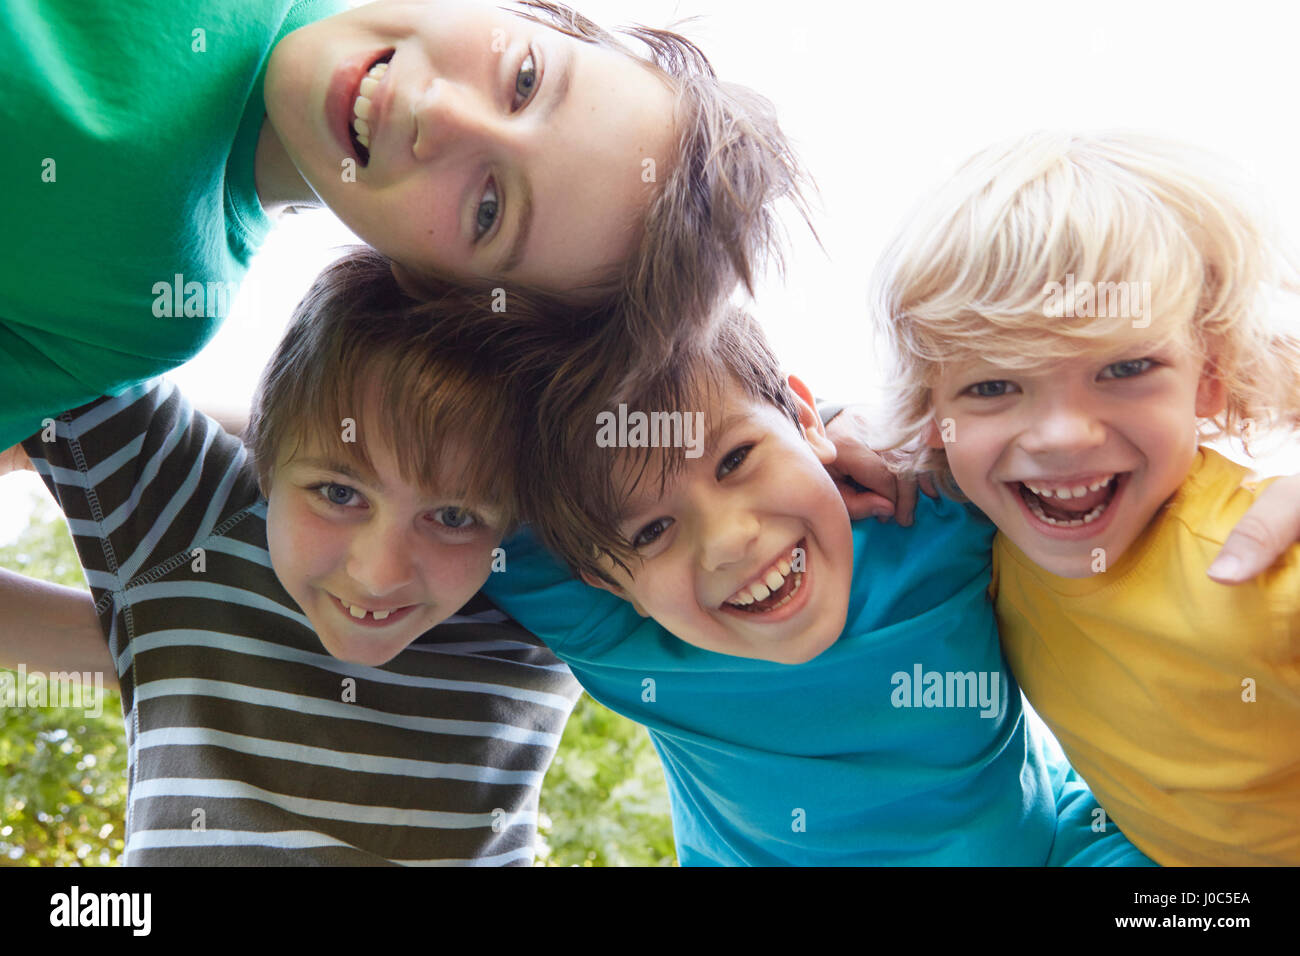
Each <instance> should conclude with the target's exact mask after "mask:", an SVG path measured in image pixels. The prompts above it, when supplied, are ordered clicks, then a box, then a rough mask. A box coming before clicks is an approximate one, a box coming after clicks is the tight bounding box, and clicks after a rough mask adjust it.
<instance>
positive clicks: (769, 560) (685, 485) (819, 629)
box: [589, 378, 853, 664]
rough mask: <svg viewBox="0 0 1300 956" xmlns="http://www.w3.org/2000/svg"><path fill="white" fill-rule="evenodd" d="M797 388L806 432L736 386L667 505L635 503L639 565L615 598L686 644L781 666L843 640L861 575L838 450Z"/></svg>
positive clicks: (652, 496) (640, 494) (711, 414)
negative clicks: (853, 583)
mask: <svg viewBox="0 0 1300 956" xmlns="http://www.w3.org/2000/svg"><path fill="white" fill-rule="evenodd" d="M791 385H792V386H794V387H795V389H796V392H797V394H798V395H799V397H800V399H801V401H800V402H799V403H798V404H799V410H800V420H801V426H802V427H801V429H796V428H795V427H794V423H793V422H792V421H791V420H790V419H789V418H788V417H786V416H785V415H784V414H783V413H782V412H781V411H780V410H779V409H777V408H776V407H774V406H772V405H768V404H765V403H760V402H757V401H755V400H754V399H752V398H749V397H748V396H747V395H745V394H744V393H743V392H742V391H741V390H740V389H739V388H737V387H735V386H734V385H732V386H731V387H729V388H728V389H727V390H726V392H725V395H724V396H722V397H721V398H720V399H719V401H718V402H717V403H714V405H713V407H712V408H710V409H709V410H708V411H707V412H706V419H705V420H706V421H707V422H708V423H709V424H708V430H707V431H706V433H705V434H706V439H707V440H706V442H705V450H704V453H703V455H702V456H701V457H698V458H693V459H688V461H687V462H686V464H685V465H684V467H683V468H682V470H681V471H680V472H678V473H677V474H676V475H675V476H674V477H672V478H671V479H670V480H669V483H668V486H667V488H666V491H665V494H664V495H663V496H662V497H659V496H658V495H657V494H656V493H657V491H658V482H646V483H645V484H647V485H652V486H653V487H652V488H638V489H636V490H634V491H633V493H632V495H631V496H630V497H629V499H628V503H627V509H626V511H625V512H624V520H623V521H622V522H621V524H620V530H621V532H622V533H623V534H624V535H625V536H626V538H627V539H628V540H629V541H631V542H632V543H633V545H634V546H635V547H636V551H637V555H638V557H639V558H640V559H641V560H640V561H637V560H633V561H632V562H631V563H630V567H631V569H632V572H633V573H632V575H631V576H629V575H628V574H627V573H626V572H624V571H623V570H621V569H619V568H617V567H615V566H614V565H613V563H612V562H609V563H608V564H607V565H606V566H605V570H606V572H607V573H609V574H610V575H611V576H612V577H613V578H614V579H615V580H616V581H617V582H618V584H619V586H620V588H621V592H619V591H616V592H615V593H621V594H622V595H623V596H625V597H627V598H628V599H629V600H631V601H632V602H633V603H634V604H635V605H636V607H637V609H638V610H640V611H641V612H642V613H643V614H647V615H649V616H650V617H653V618H654V619H655V620H656V621H657V622H658V623H660V624H661V625H663V627H664V628H666V629H667V630H668V631H670V632H671V633H672V634H674V635H676V636H677V637H679V638H680V639H682V640H683V641H686V642H687V643H688V644H693V645H695V646H696V647H702V648H704V649H705V650H710V651H716V652H717V653H720V654H730V655H733V656H736V657H749V658H756V659H758V660H767V661H775V662H778V663H783V664H798V663H803V662H804V661H808V660H811V659H812V658H814V657H816V656H817V655H818V654H820V653H822V651H824V650H826V648H828V647H829V646H830V645H831V644H832V643H834V641H835V640H836V639H837V638H838V637H839V636H840V633H841V632H842V631H843V629H844V621H845V619H846V617H847V614H848V600H849V581H850V578H851V577H852V573H853V543H852V537H851V532H850V527H849V518H848V513H847V512H846V511H845V508H844V501H843V499H842V498H841V497H840V494H839V492H838V491H837V490H836V487H835V483H834V482H833V481H832V480H831V478H830V476H829V475H828V474H827V472H826V469H825V464H826V463H827V462H829V461H831V460H833V459H834V457H835V451H834V447H833V446H832V445H831V444H830V443H829V442H828V441H827V440H826V435H825V432H824V431H823V429H822V427H821V422H820V420H819V419H818V417H817V413H816V412H815V411H814V410H813V408H812V396H811V394H810V393H808V391H807V389H806V387H804V386H803V384H802V383H800V382H799V380H798V379H795V378H792V379H791ZM801 431H802V434H801ZM797 549H798V550H797ZM800 568H802V570H799V569H800ZM589 583H592V584H597V585H598V586H605V585H603V584H601V583H600V582H598V581H596V580H595V579H594V578H593V579H590V580H589Z"/></svg>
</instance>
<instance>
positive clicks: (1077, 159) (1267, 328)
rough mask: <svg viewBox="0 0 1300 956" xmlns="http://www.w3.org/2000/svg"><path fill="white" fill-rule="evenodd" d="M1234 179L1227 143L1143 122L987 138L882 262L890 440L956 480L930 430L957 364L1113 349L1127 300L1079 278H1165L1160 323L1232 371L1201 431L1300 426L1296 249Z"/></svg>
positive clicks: (879, 290) (1225, 373) (1224, 375)
mask: <svg viewBox="0 0 1300 956" xmlns="http://www.w3.org/2000/svg"><path fill="white" fill-rule="evenodd" d="M1236 180H1237V177H1236V175H1235V172H1234V171H1232V170H1231V169H1230V168H1228V167H1226V166H1224V165H1223V164H1222V162H1221V161H1219V160H1218V159H1216V158H1215V157H1212V156H1210V155H1208V154H1205V153H1202V152H1200V151H1198V150H1194V149H1192V148H1191V147H1187V146H1184V145H1181V144H1177V143H1173V142H1169V141H1166V140H1162V139H1158V138H1154V137H1149V136H1144V135H1139V134H1132V133H1121V132H1113V133H1104V134H1099V135H1090V136H1084V135H1076V134H1070V133H1060V132H1047V131H1045V132H1036V133H1031V134H1030V135H1028V136H1025V137H1023V138H1021V139H1018V140H1015V141H1013V142H1009V143H1003V144H1000V145H997V146H994V147H991V148H989V149H986V150H984V151H982V152H980V153H978V154H976V155H975V156H974V157H972V158H971V159H970V160H968V161H967V162H966V163H965V164H964V165H963V166H962V167H961V168H960V169H959V170H958V172H957V174H956V175H955V177H954V178H953V179H952V180H951V181H950V182H949V183H947V184H946V185H945V186H944V187H942V188H941V189H940V190H938V191H937V192H936V193H935V194H933V195H932V196H931V197H930V198H928V199H927V200H926V201H925V202H924V203H923V204H922V206H921V207H920V208H919V209H918V210H917V212H916V213H915V214H914V215H913V216H912V217H911V218H910V219H909V221H908V223H907V225H906V226H905V227H904V228H903V229H902V230H901V232H900V233H899V234H898V236H897V237H896V238H895V239H894V240H893V242H892V243H891V244H890V246H889V247H888V249H887V251H886V252H885V255H884V257H883V258H882V260H881V262H880V264H879V265H878V267H877V269H876V272H875V275H874V276H873V279H872V289H871V294H870V300H869V304H870V312H871V316H872V321H873V323H874V326H875V330H876V332H877V336H878V339H877V340H878V341H879V342H880V343H881V344H882V345H883V346H885V347H886V351H887V359H888V360H890V361H891V362H892V365H893V368H892V370H891V373H892V378H891V386H890V387H891V398H890V403H889V410H888V412H887V414H886V416H885V417H886V419H887V421H888V426H887V432H886V433H885V434H883V435H882V436H881V438H882V444H883V445H884V446H886V447H889V448H894V449H899V450H900V455H899V460H900V461H901V462H902V466H903V468H904V469H905V470H908V471H933V472H936V473H937V474H938V475H939V476H940V477H941V478H943V479H945V484H946V485H947V486H948V487H949V489H950V490H951V489H952V487H953V486H952V484H951V473H950V472H949V470H948V467H947V458H946V455H945V453H944V451H943V450H942V449H931V448H928V447H926V445H925V442H924V437H925V434H926V432H927V430H928V428H929V427H930V424H931V416H932V410H933V409H932V389H933V387H934V386H935V385H936V383H937V381H938V377H939V374H940V370H941V368H942V367H943V366H944V365H947V364H955V363H958V362H961V361H963V360H966V359H971V358H977V357H978V358H981V359H983V360H985V361H988V362H991V363H992V364H995V365H1000V366H1003V367H1007V368H1017V369H1031V368H1042V367H1044V366H1046V365H1048V364H1051V363H1054V362H1059V361H1062V360H1065V359H1069V358H1073V357H1077V356H1079V355H1081V354H1092V353H1098V354H1100V352H1101V351H1103V350H1104V349H1105V348H1106V347H1107V343H1108V342H1109V343H1113V342H1114V341H1115V339H1116V337H1117V336H1120V335H1121V334H1124V333H1128V331H1129V329H1130V326H1133V321H1132V320H1133V318H1134V316H1133V315H1132V314H1131V312H1130V314H1124V312H1125V310H1124V309H1115V308H1108V309H1105V310H1101V309H1098V308H1096V307H1095V305H1094V306H1093V307H1089V308H1086V309H1085V308H1079V309H1076V308H1075V307H1074V306H1075V305H1076V303H1075V302H1072V301H1065V302H1062V301H1061V299H1062V297H1061V296H1060V295H1059V292H1060V290H1061V289H1062V287H1064V286H1066V283H1067V281H1068V283H1069V287H1071V288H1074V287H1076V286H1075V282H1076V280H1077V282H1078V285H1077V289H1078V290H1080V291H1082V290H1084V289H1085V288H1086V289H1087V292H1088V294H1089V295H1092V294H1094V293H1098V292H1100V290H1102V289H1103V288H1105V289H1106V290H1107V291H1108V292H1110V291H1113V290H1117V289H1120V288H1121V287H1120V285H1119V284H1120V283H1124V284H1126V285H1128V284H1132V283H1136V282H1147V283H1150V285H1149V286H1148V287H1147V288H1148V289H1152V290H1155V291H1154V293H1153V294H1152V296H1151V298H1150V300H1149V304H1150V312H1151V313H1152V314H1154V318H1152V316H1151V315H1148V316H1146V317H1145V320H1146V321H1149V322H1151V329H1150V333H1149V334H1150V335H1151V336H1153V337H1154V338H1155V339H1156V340H1157V343H1166V344H1167V343H1171V342H1173V343H1177V344H1178V345H1180V346H1182V347H1185V348H1191V349H1193V350H1195V353H1196V354H1198V355H1199V356H1200V357H1201V358H1202V359H1204V360H1207V361H1209V362H1210V363H1212V366H1211V368H1212V372H1213V374H1214V375H1216V376H1217V377H1218V379H1219V380H1220V381H1221V382H1222V383H1223V385H1224V387H1225V391H1226V394H1227V406H1226V409H1225V410H1224V412H1223V413H1222V414H1220V415H1219V416H1217V417H1216V418H1214V419H1213V420H1206V421H1204V422H1202V423H1201V426H1202V434H1203V436H1204V437H1206V438H1209V437H1214V436H1216V435H1227V436H1233V437H1237V438H1241V439H1243V441H1245V440H1246V439H1248V438H1249V437H1250V435H1251V432H1252V431H1253V430H1254V429H1253V426H1258V427H1259V428H1283V429H1295V428H1297V427H1300V325H1298V324H1297V317H1296V313H1295V312H1294V311H1291V312H1289V313H1288V312H1286V311H1285V310H1279V309H1276V308H1271V306H1273V305H1276V304H1277V303H1276V301H1275V300H1271V297H1270V293H1271V292H1280V293H1284V294H1285V296H1286V299H1287V301H1286V302H1285V303H1284V304H1285V305H1289V306H1292V307H1294V305H1295V298H1296V294H1297V293H1300V282H1298V281H1297V270H1296V267H1295V260H1294V259H1293V258H1292V257H1291V256H1290V254H1289V253H1288V252H1287V251H1285V250H1284V249H1283V248H1282V247H1281V246H1280V244H1279V242H1278V241H1277V239H1276V238H1275V236H1274V235H1273V234H1272V233H1271V232H1270V231H1269V229H1268V228H1267V226H1266V218H1265V217H1264V216H1262V215H1261V214H1260V213H1259V212H1258V211H1256V210H1255V209H1253V208H1252V204H1251V203H1250V202H1248V201H1247V200H1246V199H1245V198H1244V195H1243V194H1244V192H1245V191H1244V190H1242V189H1241V188H1240V186H1239V185H1237V183H1236ZM1102 283H1106V284H1107V285H1106V286H1104V287H1103V286H1102ZM1049 289H1051V290H1052V293H1051V294H1050V295H1049V291H1048V290H1049ZM1051 298H1055V300H1056V306H1057V307H1056V308H1055V310H1053V309H1052V308H1049V299H1051ZM1075 298H1078V296H1077V295H1076V296H1075ZM1117 298H1118V297H1117V296H1116V297H1114V298H1111V299H1109V300H1108V302H1107V304H1108V305H1110V306H1113V305H1114V304H1115V301H1116V300H1117ZM1078 304H1083V303H1078ZM1062 306H1063V308H1062ZM1103 311H1104V312H1106V313H1107V314H1100V313H1101V312H1103ZM1134 327H1138V328H1141V327H1142V326H1140V325H1139V326H1134ZM1129 334H1131V333H1129ZM1252 423H1253V425H1252Z"/></svg>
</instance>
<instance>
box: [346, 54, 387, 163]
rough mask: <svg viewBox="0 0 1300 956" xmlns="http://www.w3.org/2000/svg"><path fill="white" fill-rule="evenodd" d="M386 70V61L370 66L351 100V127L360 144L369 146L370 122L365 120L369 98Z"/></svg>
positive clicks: (368, 107) (368, 116)
mask: <svg viewBox="0 0 1300 956" xmlns="http://www.w3.org/2000/svg"><path fill="white" fill-rule="evenodd" d="M387 72H388V64H387V63H376V64H375V65H374V66H372V67H371V68H370V72H369V73H367V74H366V75H365V76H364V77H362V79H361V86H360V88H359V89H358V95H357V98H356V99H355V100H354V101H353V102H352V129H353V132H355V133H356V134H357V139H358V140H360V141H361V145H362V146H364V147H366V148H367V149H369V148H370V124H369V123H367V122H366V121H367V120H368V119H370V110H371V106H372V105H373V104H372V103H371V98H372V97H373V96H374V95H375V91H376V90H378V89H379V81H380V80H382V79H383V78H384V74H385V73H387Z"/></svg>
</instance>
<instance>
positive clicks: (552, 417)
mask: <svg viewBox="0 0 1300 956" xmlns="http://www.w3.org/2000/svg"><path fill="white" fill-rule="evenodd" d="M516 331H518V330H516ZM511 337H512V339H513V341H512V342H511V344H510V345H509V346H505V347H506V348H509V349H510V350H511V351H513V353H514V356H515V359H514V363H513V367H512V368H513V373H514V381H515V382H516V383H517V384H516V387H517V389H518V391H519V392H520V394H521V395H528V396H530V397H531V399H532V419H531V421H530V425H529V427H528V428H527V429H526V430H525V438H524V442H523V445H522V456H521V462H520V468H521V471H522V473H524V474H527V476H528V480H527V481H526V482H523V483H522V484H521V487H520V509H521V512H522V515H523V517H524V519H525V520H527V521H530V522H532V523H533V525H534V527H535V529H536V532H537V534H538V537H539V538H540V540H541V541H542V543H543V544H545V545H546V546H547V547H548V548H550V549H551V550H552V551H554V552H555V553H557V554H559V555H560V556H561V557H563V558H564V559H565V560H566V561H567V562H568V563H569V565H570V566H571V567H572V568H573V569H574V570H575V571H579V572H583V571H585V572H588V573H590V574H592V575H594V576H596V577H598V578H600V579H602V580H604V581H607V582H609V583H611V584H613V583H614V582H613V580H612V579H611V578H610V576H609V575H608V573H607V572H606V571H605V570H604V569H603V568H602V567H601V563H600V559H601V557H602V556H606V557H608V558H610V559H612V560H613V561H614V562H615V563H616V564H617V565H619V566H620V567H622V568H623V569H624V570H625V571H627V572H628V573H629V574H630V573H631V570H630V568H629V567H628V561H629V560H631V559H632V558H633V557H634V556H635V551H634V550H633V549H632V547H631V545H630V543H629V542H628V541H627V539H626V538H624V537H623V535H622V534H621V533H620V531H619V523H620V515H621V513H622V510H623V504H624V501H625V500H626V498H625V496H626V494H627V492H628V490H629V489H628V488H627V487H625V486H624V485H623V484H622V483H621V482H620V480H619V477H618V475H619V474H620V473H623V472H624V469H625V468H626V471H627V472H628V473H630V474H632V475H633V476H634V478H633V486H636V485H640V484H641V483H642V482H643V481H645V480H647V479H649V480H651V481H656V480H657V481H658V485H659V490H660V494H662V493H663V491H664V489H665V487H666V485H667V482H668V480H669V478H670V477H671V476H672V475H673V474H675V473H676V472H678V471H679V470H680V469H681V467H682V464H683V457H684V456H683V455H681V454H674V453H672V451H670V450H665V449H662V448H603V447H600V446H598V445H597V443H596V439H595V435H596V426H595V422H596V417H597V415H598V414H599V413H601V412H604V411H613V410H614V409H616V408H617V406H618V405H619V404H620V403H624V404H626V405H627V406H628V407H629V408H632V409H642V410H650V409H654V410H662V411H664V412H672V411H674V410H676V411H680V412H682V413H684V414H685V413H686V412H687V410H688V409H691V410H703V409H705V408H707V407H708V405H709V404H710V402H711V400H712V399H714V398H716V397H717V396H718V395H719V394H720V393H721V392H722V391H723V390H724V389H726V388H727V387H728V386H729V385H734V386H735V387H738V388H739V389H740V391H741V392H743V393H744V394H745V395H748V396H749V397H751V398H753V399H754V400H755V401H758V402H765V403H767V404H770V405H773V406H775V407H776V408H778V409H780V410H781V411H782V412H784V413H785V414H786V415H788V416H789V417H790V419H791V421H792V422H793V423H794V424H795V426H796V427H798V425H799V413H798V409H797V407H796V404H795V400H794V395H793V393H792V391H791V390H790V388H789V385H788V384H787V382H786V380H785V376H784V375H783V374H782V371H781V365H780V362H779V361H778V360H777V358H776V356H775V355H774V354H773V353H772V350H771V348H770V347H769V345H768V343H767V339H766V338H765V337H764V335H763V331H762V329H761V327H760V326H759V324H758V323H757V322H756V321H755V320H754V319H753V318H752V317H751V316H750V315H749V314H748V313H746V312H745V311H743V310H741V309H738V308H736V307H734V306H727V307H725V308H724V309H723V310H721V311H720V313H719V317H718V318H716V319H715V320H714V321H713V322H711V323H710V330H709V332H708V334H707V335H704V336H702V337H701V339H700V340H699V341H694V342H689V341H681V342H678V343H677V344H676V346H675V348H674V349H673V351H672V353H671V354H670V355H669V357H668V360H667V361H666V362H665V363H663V365H662V366H661V367H660V368H659V369H658V370H657V371H656V372H654V373H653V374H642V375H640V376H633V375H631V374H630V373H631V372H632V371H633V369H631V368H629V367H628V364H627V363H628V362H629V361H632V360H631V359H629V357H628V356H629V355H630V353H629V350H628V349H627V348H626V347H625V346H623V345H621V344H620V343H618V342H617V341H615V339H616V338H617V336H616V335H615V334H614V333H613V332H611V331H609V330H608V328H606V329H603V330H596V331H594V333H593V334H592V335H591V336H590V337H588V338H579V339H576V340H575V339H569V340H568V341H561V340H560V339H559V337H558V336H557V335H556V334H555V333H554V332H553V331H548V330H546V329H537V328H533V329H530V330H527V331H526V332H525V333H524V335H523V337H522V338H521V337H520V336H519V335H511ZM611 355H613V356H621V357H622V358H621V359H618V360H615V361H612V362H611V361H610V358H609V357H610V356H611ZM711 424H712V423H711ZM656 472H657V475H656Z"/></svg>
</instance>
